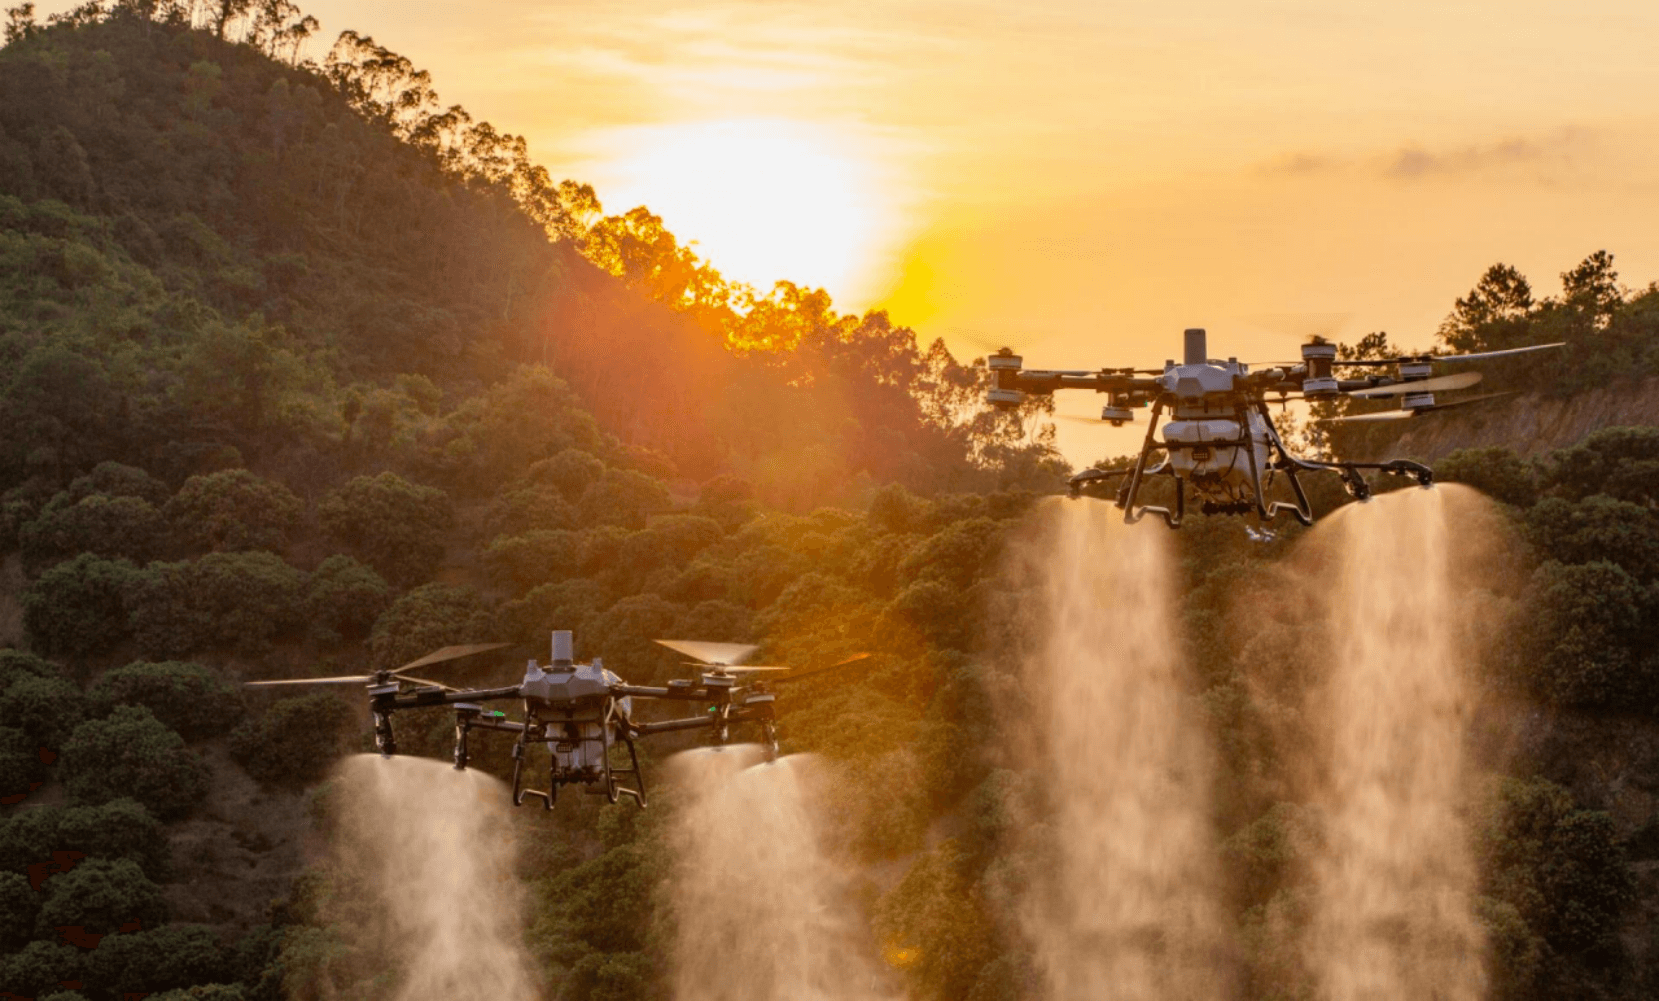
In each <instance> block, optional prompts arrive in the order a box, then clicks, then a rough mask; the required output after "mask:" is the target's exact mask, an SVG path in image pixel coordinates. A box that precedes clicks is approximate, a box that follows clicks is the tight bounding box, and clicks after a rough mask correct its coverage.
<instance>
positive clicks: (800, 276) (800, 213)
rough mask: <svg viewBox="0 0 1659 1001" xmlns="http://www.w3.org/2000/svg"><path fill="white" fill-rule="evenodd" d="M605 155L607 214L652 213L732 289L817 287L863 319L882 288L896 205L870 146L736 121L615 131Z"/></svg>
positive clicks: (787, 125)
mask: <svg viewBox="0 0 1659 1001" xmlns="http://www.w3.org/2000/svg"><path fill="white" fill-rule="evenodd" d="M603 145H604V146H606V147H609V149H608V150H607V151H606V152H605V153H601V154H600V156H601V158H602V160H601V162H600V163H598V164H596V165H595V167H596V169H595V173H596V174H597V175H599V176H597V177H596V178H595V180H596V181H597V182H598V183H597V185H596V186H597V187H598V189H599V191H600V192H601V195H602V197H603V198H604V199H605V211H606V212H607V213H613V214H614V213H618V212H623V211H626V210H627V209H629V208H632V207H633V206H635V205H645V206H648V207H649V208H650V209H651V211H652V212H654V213H655V214H657V215H659V216H661V217H662V220H663V223H664V225H666V226H667V227H668V229H669V230H670V231H672V232H673V233H674V234H675V235H676V236H678V237H679V238H680V239H681V240H685V241H691V242H694V244H695V246H694V248H693V249H695V250H696V252H697V254H698V256H700V257H702V258H703V259H704V260H706V261H708V262H709V263H711V264H713V265H714V267H715V268H716V269H718V270H719V271H720V273H721V274H722V275H724V276H725V277H726V278H728V279H730V280H733V281H740V282H746V283H748V284H751V285H754V286H756V287H757V288H759V289H762V290H765V289H769V288H770V287H771V286H772V283H773V282H775V281H778V280H788V281H792V282H795V283H796V284H799V285H805V286H809V287H814V288H820V287H821V288H824V289H827V290H828V291H829V292H830V294H831V295H832V296H834V297H835V299H836V301H837V303H838V304H839V305H840V306H842V307H843V308H845V309H861V308H863V307H864V306H865V305H867V303H866V302H865V301H864V300H866V299H869V298H871V297H872V296H873V288H874V286H876V285H878V284H879V282H880V281H881V279H882V275H881V274H880V273H879V272H880V271H881V268H882V265H883V264H884V263H885V262H886V258H887V257H888V256H889V255H890V254H891V249H890V246H889V244H890V239H889V236H888V234H889V233H890V232H891V230H892V226H893V219H892V212H893V208H894V207H893V206H892V205H891V204H890V200H889V199H888V198H887V196H886V195H885V191H886V190H887V187H888V186H887V185H885V184H884V183H883V177H882V176H881V175H882V171H883V168H882V167H881V166H880V165H879V164H880V157H879V155H878V153H877V151H876V150H875V149H874V144H873V143H872V142H871V141H870V140H869V138H868V137H866V136H861V135H859V134H857V133H854V132H851V131H850V130H839V129H836V128H835V127H832V126H822V125H814V124H808V123H802V122H793V121H786V120H781V119H739V120H726V121H705V122H682V123H675V124H668V125H654V126H641V127H635V128H627V129H620V130H615V131H613V132H610V133H608V134H607V135H606V136H605V137H604V139H603Z"/></svg>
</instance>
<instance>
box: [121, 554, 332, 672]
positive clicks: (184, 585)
mask: <svg viewBox="0 0 1659 1001" xmlns="http://www.w3.org/2000/svg"><path fill="white" fill-rule="evenodd" d="M305 584H306V577H305V573H304V572H303V571H301V570H298V569H296V568H295V567H292V566H289V565H288V564H287V563H285V562H284V561H283V560H282V558H281V557H280V556H277V555H276V554H274V553H264V552H252V553H209V554H207V555H206V556H203V557H202V558H201V559H199V560H196V561H195V562H194V563H152V564H150V566H149V567H148V568H146V570H145V572H144V578H143V583H142V584H141V585H139V586H138V587H135V588H134V589H133V598H132V599H131V601H130V602H129V604H130V605H131V613H130V615H131V623H132V630H133V633H134V636H135V637H136V638H137V640H138V644H139V647H140V648H141V649H143V650H144V652H145V653H146V654H148V655H149V656H151V657H155V658H166V657H181V656H185V655H187V654H189V653H191V652H193V651H195V650H199V649H202V648H205V647H215V646H228V647H234V648H236V649H238V650H241V651H244V652H248V653H261V652H263V651H265V650H267V649H269V647H270V644H271V641H272V640H273V639H275V638H276V637H277V636H279V635H281V634H283V633H285V632H287V631H289V630H291V629H293V628H294V627H296V626H297V625H298V624H299V622H300V619H301V617H302V614H303V605H302V604H301V600H302V598H303V596H304V594H305Z"/></svg>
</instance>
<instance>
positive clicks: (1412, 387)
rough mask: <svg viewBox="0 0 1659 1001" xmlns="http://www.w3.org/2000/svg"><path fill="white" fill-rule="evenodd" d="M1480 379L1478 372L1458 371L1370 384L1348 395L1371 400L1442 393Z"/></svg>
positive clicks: (1464, 387) (1463, 387) (1471, 384)
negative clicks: (1409, 379) (1368, 386)
mask: <svg viewBox="0 0 1659 1001" xmlns="http://www.w3.org/2000/svg"><path fill="white" fill-rule="evenodd" d="M1480 379H1481V375H1480V373H1479V372H1458V373H1457V374H1456V375H1441V376H1436V377H1434V378H1433V379H1414V380H1411V381H1409V382H1395V383H1390V384H1389V385H1387V386H1372V387H1371V388H1370V389H1350V390H1349V391H1348V395H1349V396H1355V397H1358V398H1360V399H1362V400H1371V399H1376V398H1378V397H1383V396H1405V395H1407V394H1409V393H1444V392H1450V391H1451V390H1454V389H1468V388H1469V387H1470V386H1473V385H1474V384H1475V383H1477V382H1479V381H1480Z"/></svg>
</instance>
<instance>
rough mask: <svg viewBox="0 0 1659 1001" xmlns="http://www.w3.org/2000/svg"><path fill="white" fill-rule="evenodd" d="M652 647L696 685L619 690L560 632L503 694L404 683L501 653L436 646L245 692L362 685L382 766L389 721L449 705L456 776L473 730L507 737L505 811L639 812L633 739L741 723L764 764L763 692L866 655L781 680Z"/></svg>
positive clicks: (728, 650) (701, 650)
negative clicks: (630, 806)
mask: <svg viewBox="0 0 1659 1001" xmlns="http://www.w3.org/2000/svg"><path fill="white" fill-rule="evenodd" d="M657 642H658V643H660V644H662V645H663V646H665V647H668V648H669V649H671V650H674V651H675V652H677V653H681V654H684V655H686V656H687V657H690V658H692V660H691V661H690V662H689V663H690V665H691V666H693V667H696V668H697V669H698V675H697V677H696V678H694V679H693V678H681V679H675V680H672V681H670V682H668V684H667V685H663V686H648V685H630V684H627V683H626V682H624V681H623V680H622V679H621V678H619V677H617V676H616V675H615V674H613V673H612V672H610V671H609V670H606V669H605V666H604V664H603V663H601V662H600V660H599V659H598V658H594V660H593V662H592V663H589V664H578V663H576V662H575V660H574V658H573V656H572V651H573V648H574V642H573V639H572V636H571V633H570V632H568V631H565V630H560V631H558V632H555V633H553V644H552V646H553V649H552V663H551V664H549V665H548V666H547V667H545V668H544V667H542V666H541V665H539V664H537V663H536V662H535V661H534V660H532V661H530V662H529V665H528V666H527V667H526V668H525V671H524V680H522V681H521V682H519V683H518V684H516V685H512V686H509V687H505V688H484V689H459V688H453V687H451V686H449V685H446V684H443V683H442V682H438V681H431V680H428V679H425V678H417V677H414V676H412V675H411V674H409V672H410V671H413V670H416V669H417V668H423V667H429V666H431V665H434V664H438V663H443V662H446V661H454V660H460V659H462V658H466V657H472V656H475V655H477V654H483V653H489V652H491V651H495V650H501V649H503V648H505V647H506V646H508V644H505V643H488V644H478V645H471V646H452V647H445V648H443V649H442V650H438V651H436V652H434V653H430V654H427V655H426V656H425V657H422V658H420V659H419V660H416V661H412V662H410V663H408V664H405V665H403V666H402V667H397V668H392V669H390V670H384V671H376V672H375V673H374V674H368V675H353V676H349V677H340V678H284V679H280V680H276V681H251V682H248V684H250V685H314V684H366V685H367V686H368V694H369V712H370V715H371V716H372V717H373V720H374V739H375V746H376V748H377V749H378V750H379V751H380V753H381V754H382V755H384V756H386V757H391V756H392V755H393V754H396V753H397V739H396V737H395V736H394V734H393V732H392V715H393V714H394V713H396V712H399V711H403V710H408V709H424V708H429V707H433V706H453V707H454V710H455V767H456V768H457V769H465V768H466V767H467V764H468V759H469V754H470V752H469V747H468V739H469V737H470V735H471V734H472V732H473V731H475V730H486V731H489V730H493V731H500V732H504V733H511V734H515V735H516V737H517V739H516V741H515V742H514V744H513V786H512V794H513V805H514V806H521V805H523V803H524V800H525V799H526V798H527V797H528V798H535V799H539V800H541V802H542V805H543V806H544V807H545V808H546V809H549V810H551V809H553V803H554V800H555V799H557V798H558V794H559V787H560V786H563V785H571V784H577V783H579V784H581V785H583V786H586V787H587V789H586V791H588V792H591V793H594V794H596V795H604V796H605V797H606V798H607V799H608V800H609V801H610V802H612V803H615V802H617V800H618V799H620V798H621V797H623V796H627V797H629V798H630V799H632V800H634V801H635V802H636V803H638V804H639V805H640V806H644V805H645V783H644V780H643V778H642V776H641V773H640V767H639V755H638V754H637V753H636V751H635V748H634V741H635V740H637V739H639V738H641V737H649V736H652V735H653V734H663V733H672V732H676V731H687V730H690V731H696V730H701V731H703V732H705V733H706V734H707V736H708V738H709V741H710V743H711V744H713V745H714V746H716V747H718V746H722V745H724V744H726V743H727V742H728V741H729V740H730V739H731V735H732V727H734V726H737V725H743V724H748V725H752V726H754V727H755V728H757V729H758V730H759V736H760V743H761V745H762V746H763V747H764V748H765V749H766V756H767V760H769V761H770V760H774V759H775V758H776V757H777V754H778V738H777V717H776V715H775V713H774V711H773V701H774V698H775V696H774V694H773V692H772V687H771V686H772V685H773V684H776V683H778V682H786V681H794V680H796V679H799V678H805V677H810V676H812V675H815V674H819V673H821V672H823V671H828V670H832V669H834V668H837V667H840V666H842V665H843V664H848V663H851V662H853V661H855V660H861V659H863V658H864V657H867V656H868V654H858V655H856V656H854V657H850V658H848V659H846V660H843V661H840V662H838V663H835V664H830V665H828V666H825V667H816V668H810V669H806V670H798V671H790V670H789V669H788V668H784V667H773V666H761V665H746V664H743V663H742V661H743V660H744V659H746V658H747V657H748V656H749V655H750V654H752V653H754V652H755V650H757V649H759V648H758V647H754V646H750V645H747V644H742V643H705V642H701V641H697V640H657ZM762 672H765V673H768V674H770V673H774V672H786V673H782V674H779V675H778V676H777V677H775V678H773V679H772V681H771V682H766V681H759V680H757V681H753V682H744V681H743V676H744V675H747V674H757V673H762ZM635 699H642V700H651V699H660V700H668V701H675V702H686V703H693V704H697V705H701V706H705V707H706V710H705V711H704V712H703V713H702V714H701V715H697V716H692V717H688V718H685V719H670V720H661V721H652V722H643V721H639V720H636V719H635V718H634V713H633V710H634V700H635ZM503 701H508V702H519V703H522V705H523V711H524V719H523V720H522V721H519V720H511V719H508V718H507V714H506V713H505V712H502V711H500V710H497V709H491V708H488V707H487V704H488V703H492V702H503ZM532 744H542V745H545V746H546V747H547V749H548V752H549V762H550V763H549V773H548V785H547V788H546V789H529V788H526V787H525V785H524V763H525V761H526V760H527V759H528V757H529V753H528V752H529V749H530V746H531V745H532ZM613 752H614V755H613ZM619 759H625V760H619Z"/></svg>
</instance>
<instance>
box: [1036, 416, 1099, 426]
mask: <svg viewBox="0 0 1659 1001" xmlns="http://www.w3.org/2000/svg"><path fill="white" fill-rule="evenodd" d="M1049 416H1050V417H1053V418H1054V419H1055V420H1057V421H1070V422H1071V423H1073V424H1088V425H1091V426H1094V427H1103V426H1105V425H1107V424H1110V423H1111V422H1110V421H1103V420H1101V419H1100V418H1098V417H1080V416H1078V415H1077V414H1050V415H1049Z"/></svg>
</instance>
